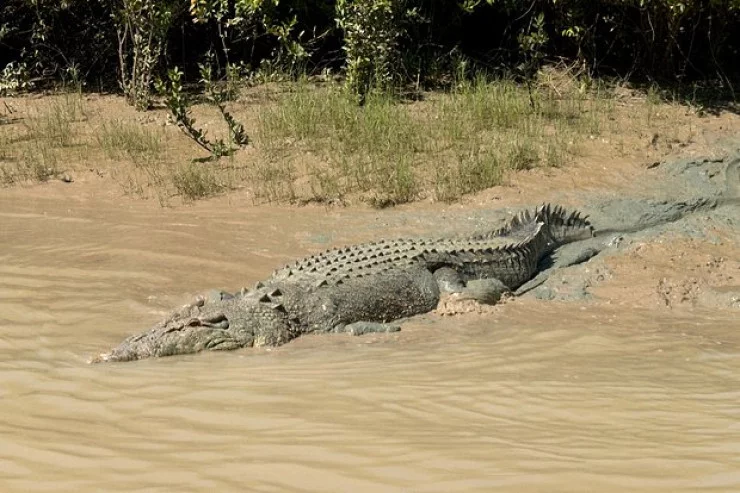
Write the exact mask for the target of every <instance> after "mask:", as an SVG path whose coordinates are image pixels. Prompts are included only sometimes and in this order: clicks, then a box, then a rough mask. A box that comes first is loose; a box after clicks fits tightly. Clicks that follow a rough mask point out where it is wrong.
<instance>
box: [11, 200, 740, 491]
mask: <svg viewBox="0 0 740 493" xmlns="http://www.w3.org/2000/svg"><path fill="white" fill-rule="evenodd" d="M3 193H5V192H3ZM13 194H15V195H11V194H8V195H7V196H5V197H0V247H1V248H0V416H2V419H1V420H0V491H3V492H5V491H24V492H25V491H80V492H84V491H132V490H134V489H141V490H146V491H203V490H204V489H206V488H212V489H213V490H214V491H286V490H287V491H322V492H323V491H440V492H443V491H445V492H446V491H491V490H493V489H494V488H497V489H499V490H504V491H548V492H549V491H564V492H565V491H599V492H602V491H615V492H617V491H619V492H621V491H728V492H730V491H740V406H738V402H740V335H738V330H737V329H738V324H737V322H736V321H735V320H733V319H732V318H731V316H730V314H726V315H723V314H722V313H711V312H705V313H700V312H684V313H678V312H676V313H672V312H669V311H661V312H659V313H658V314H656V313H652V314H651V313H649V312H647V311H640V310H630V309H629V308H626V307H612V306H609V305H605V304H601V305H596V304H594V305H578V304H559V303H535V302H530V301H524V300H517V301H515V302H512V303H509V304H507V305H505V306H503V307H501V308H499V309H498V310H496V312H495V313H493V314H488V315H485V316H479V315H467V316H460V317H447V318H440V317H437V316H434V315H429V316H425V317H420V318H418V319H416V320H414V321H412V322H410V323H407V324H406V325H405V326H404V331H403V332H401V333H399V334H394V335H388V336H380V335H378V336H371V337H368V338H351V337H349V336H311V337H306V338H303V339H299V340H297V341H295V342H294V343H291V344H289V345H287V346H284V347H282V348H279V349H276V350H273V351H265V350H261V351H252V350H245V351H238V352H233V353H224V354H201V355H196V356H187V357H178V358H169V359H162V360H149V361H142V362H136V363H126V364H116V365H95V366H89V365H87V364H85V361H86V360H87V358H88V357H89V356H90V355H92V354H95V353H97V352H99V351H101V350H104V349H107V348H108V347H109V346H112V345H114V344H117V343H118V342H120V340H121V339H123V338H124V337H125V336H127V335H129V334H130V333H133V332H136V331H138V330H140V329H143V328H145V327H146V326H147V325H150V324H151V323H153V322H155V321H156V320H157V318H158V317H160V316H161V315H162V314H163V313H164V312H165V311H167V310H169V309H171V308H172V307H174V306H175V305H177V304H178V303H182V302H185V301H187V300H188V299H189V298H190V297H191V296H192V295H193V294H195V293H197V292H199V291H201V290H203V289H206V288H210V287H224V288H236V287H239V286H240V285H242V284H246V283H249V282H254V281H255V280H257V279H259V278H260V277H264V276H266V275H267V274H268V273H269V271H270V270H271V269H272V268H273V267H276V266H278V265H279V264H280V263H281V262H282V261H285V260H287V259H290V258H293V257H295V256H298V255H301V254H304V253H308V252H307V248H313V249H316V248H320V247H321V242H323V241H325V239H324V237H323V236H321V237H318V236H311V235H312V234H313V233H312V232H315V231H321V232H322V234H323V235H328V236H327V238H328V241H334V240H335V239H336V238H340V239H341V240H342V241H351V240H352V239H354V238H353V235H354V236H355V237H356V238H357V239H368V237H369V233H368V232H369V231H370V229H369V228H370V227H369V226H367V224H368V223H369V221H366V219H367V218H370V217H375V216H374V214H377V213H371V212H362V213H357V214H354V215H353V213H350V212H334V213H331V214H327V212H326V211H323V210H321V209H304V210H301V211H300V218H299V219H296V217H295V216H294V214H295V211H291V210H289V209H284V210H283V209H277V208H262V209H258V210H255V209H252V208H248V207H244V208H240V207H237V206H233V207H226V206H224V204H222V203H219V202H217V201H216V202H213V203H209V204H199V205H198V206H197V207H193V208H181V209H177V210H161V209H158V208H157V207H156V206H152V205H151V204H137V205H131V206H125V207H119V206H115V205H113V204H108V203H106V202H105V201H98V202H93V201H88V202H80V203H73V204H70V203H69V201H65V200H63V199H61V198H49V199H35V200H29V201H24V200H19V196H20V195H19V194H18V192H16V191H14V192H13ZM276 225H280V227H277V226H276ZM363 228H364V229H363ZM335 231H337V232H339V233H335ZM370 233H371V232H370Z"/></svg>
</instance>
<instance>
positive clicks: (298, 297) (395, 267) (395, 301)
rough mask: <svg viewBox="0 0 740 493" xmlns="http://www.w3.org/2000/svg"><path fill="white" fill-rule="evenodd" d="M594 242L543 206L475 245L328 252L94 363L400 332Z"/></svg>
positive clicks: (399, 244)
mask: <svg viewBox="0 0 740 493" xmlns="http://www.w3.org/2000/svg"><path fill="white" fill-rule="evenodd" d="M592 234H593V228H592V227H591V225H590V223H589V222H588V221H587V220H586V218H585V217H581V216H580V215H579V214H577V213H575V212H574V213H571V214H568V213H567V212H566V211H565V210H563V209H562V208H559V207H555V208H553V207H550V206H543V207H540V208H538V209H537V210H536V211H535V212H534V213H530V212H529V211H525V212H523V213H520V214H519V215H517V216H516V217H515V218H514V219H512V221H510V223H509V224H508V225H507V226H505V227H503V228H501V229H498V230H494V231H491V232H489V233H486V234H482V235H477V236H472V237H469V238H439V239H424V238H418V239H398V240H383V241H379V242H376V243H369V244H361V245H355V246H351V247H345V248H337V249H333V250H328V251H326V252H323V253H320V254H318V255H313V256H311V257H306V258H305V259H302V260H299V261H297V262H296V263H295V264H293V265H291V266H286V267H284V268H282V269H279V270H277V271H275V273H274V274H273V275H272V276H271V277H270V278H268V279H267V280H265V281H264V282H263V283H258V285H257V286H256V288H255V289H254V290H253V291H252V292H246V291H244V292H242V293H240V294H237V295H235V296H231V295H228V294H224V295H219V296H216V297H215V299H211V300H206V299H204V298H199V299H198V300H196V302H195V303H192V304H190V305H186V306H185V307H183V308H182V309H180V310H178V311H176V312H174V313H173V314H172V315H170V317H168V318H167V319H166V320H164V321H163V322H161V323H159V324H157V325H156V326H155V327H154V328H152V329H151V330H149V331H148V332H145V333H143V334H140V335H136V336H132V337H129V338H128V339H126V340H125V341H123V343H121V344H120V345H119V346H118V347H116V348H115V349H113V350H112V351H110V352H109V353H105V354H101V355H100V356H98V357H96V358H94V359H93V362H102V361H130V360H136V359H142V358H147V357H159V356H171V355H175V354H187V353H195V352H199V351H203V350H206V349H207V350H227V349H236V348H241V347H253V346H254V347H256V346H266V345H267V346H276V345H280V344H284V343H286V342H288V341H290V340H291V339H293V338H295V337H298V336H299V335H301V334H305V333H310V332H340V331H343V332H350V333H355V334H357V333H367V332H377V331H390V330H398V328H397V326H391V325H388V324H387V322H390V321H393V320H397V319H400V318H405V317H410V316H412V315H417V314H420V313H426V312H429V311H431V310H433V309H434V308H435V307H436V306H437V303H438V302H439V299H440V292H441V291H455V292H463V293H465V292H466V290H468V287H467V284H468V283H471V289H469V291H468V293H467V294H469V295H470V296H471V297H472V298H475V299H478V300H479V301H482V302H487V301H490V300H495V299H498V297H499V296H500V294H501V291H502V290H510V291H513V290H515V289H516V288H517V287H519V286H521V285H522V284H523V283H525V282H527V281H528V280H529V279H531V278H532V276H533V275H534V274H535V272H536V271H537V265H538V263H539V261H540V260H541V259H542V258H543V257H544V256H545V255H547V254H548V253H549V252H551V251H552V250H553V249H554V248H556V247H557V246H559V245H561V244H563V243H567V242H570V241H577V240H580V239H584V238H587V237H590V236H592ZM473 283H475V289H472V284H473Z"/></svg>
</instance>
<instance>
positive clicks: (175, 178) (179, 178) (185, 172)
mask: <svg viewBox="0 0 740 493" xmlns="http://www.w3.org/2000/svg"><path fill="white" fill-rule="evenodd" d="M172 184H173V185H174V186H175V189H176V190H177V192H178V193H179V194H180V195H181V196H182V197H183V199H185V200H187V201H192V200H197V199H202V198H206V197H212V196H214V195H216V194H218V193H219V192H220V191H221V190H222V189H223V187H222V186H221V185H220V184H219V183H218V181H217V178H216V173H215V172H214V171H213V170H212V169H211V168H210V167H208V166H205V165H203V164H198V163H192V162H188V163H186V164H183V165H181V166H180V167H178V168H177V169H176V170H175V171H174V173H173V174H172Z"/></svg>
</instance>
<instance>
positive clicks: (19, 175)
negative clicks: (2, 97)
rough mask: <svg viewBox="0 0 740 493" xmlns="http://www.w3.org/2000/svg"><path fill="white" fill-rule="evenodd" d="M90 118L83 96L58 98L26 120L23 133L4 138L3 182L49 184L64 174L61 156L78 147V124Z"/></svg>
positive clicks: (0, 163) (1, 141) (0, 159)
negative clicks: (69, 149) (45, 182)
mask: <svg viewBox="0 0 740 493" xmlns="http://www.w3.org/2000/svg"><path fill="white" fill-rule="evenodd" d="M85 118H86V114H85V109H84V106H83V103H82V98H81V97H80V95H79V94H63V95H61V96H57V97H54V98H52V99H51V100H50V102H49V103H48V104H47V105H46V106H45V107H43V108H42V109H41V110H39V111H35V112H33V113H31V114H29V115H28V116H27V117H26V118H24V119H23V121H22V125H21V127H22V131H21V132H16V133H13V134H10V133H3V135H2V136H0V146H2V147H3V148H4V150H3V151H2V152H0V180H2V182H4V183H6V184H13V183H16V182H19V181H26V180H30V181H47V180H49V179H50V178H52V177H54V176H56V175H58V174H59V172H60V167H59V162H60V159H61V158H60V155H62V153H63V151H64V150H65V149H68V148H71V147H73V146H75V145H77V144H78V137H79V135H78V128H77V124H79V123H80V122H82V121H84V120H85Z"/></svg>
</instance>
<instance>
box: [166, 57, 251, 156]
mask: <svg viewBox="0 0 740 493" xmlns="http://www.w3.org/2000/svg"><path fill="white" fill-rule="evenodd" d="M205 76H208V78H207V80H205V82H206V99H207V100H208V102H210V103H212V104H214V105H215V106H216V107H217V108H218V110H219V112H220V113H221V116H222V117H223V119H224V121H225V122H226V125H227V126H228V129H229V138H228V140H227V141H224V139H215V140H211V139H209V138H208V137H207V136H206V131H205V130H203V129H201V128H198V127H196V125H195V123H196V121H195V118H193V116H192V115H191V111H190V102H189V101H188V99H187V97H186V96H185V94H184V92H183V90H182V71H181V70H180V69H178V68H177V67H175V68H173V69H171V70H169V71H168V73H167V77H168V82H167V83H164V82H162V81H159V82H158V84H157V86H158V88H157V89H158V91H159V92H161V93H164V94H165V95H166V99H165V104H166V106H167V108H168V109H169V110H170V113H171V114H172V117H173V118H174V120H175V122H176V123H177V126H178V127H180V129H181V130H182V131H183V133H184V134H185V135H187V136H188V137H190V138H191V139H192V140H193V141H194V142H195V143H196V144H198V145H199V146H200V147H201V148H203V149H205V150H206V151H208V153H209V154H210V157H209V158H208V160H217V159H220V158H222V157H224V156H231V155H233V154H234V153H235V152H236V151H238V150H239V149H240V148H242V147H244V146H246V145H247V144H248V143H249V138H248V137H247V134H246V132H245V131H244V125H242V124H241V123H239V122H238V121H236V119H235V118H234V117H233V116H232V115H231V113H229V112H228V111H226V106H225V102H226V101H227V100H228V91H226V90H222V89H219V88H218V87H216V85H215V84H214V83H213V82H212V81H211V80H210V69H205V68H204V67H203V66H201V78H204V77H205Z"/></svg>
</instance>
